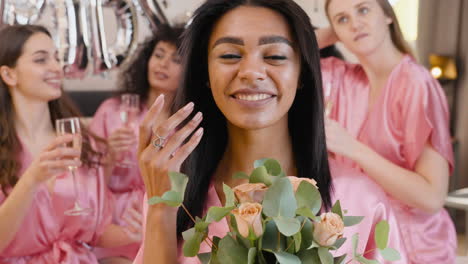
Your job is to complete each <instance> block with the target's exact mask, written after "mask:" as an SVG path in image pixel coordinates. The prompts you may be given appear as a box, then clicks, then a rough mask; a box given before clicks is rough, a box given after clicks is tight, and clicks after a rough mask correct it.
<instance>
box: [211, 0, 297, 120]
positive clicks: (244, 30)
mask: <svg viewBox="0 0 468 264" xmlns="http://www.w3.org/2000/svg"><path fill="white" fill-rule="evenodd" d="M294 47H295V41H294V38H293V36H292V33H291V31H290V29H289V25H288V23H287V22H286V20H285V18H284V17H283V16H282V15H281V14H279V13H277V12H275V11H273V10H271V9H267V8H261V7H250V6H240V7H238V8H236V9H233V10H231V11H229V12H228V13H226V14H225V15H224V16H223V17H221V19H220V20H219V21H218V22H217V23H216V24H215V26H214V29H213V31H212V34H211V36H210V40H209V47H208V71H209V81H210V83H209V84H210V88H211V91H212V94H213V97H214V100H215V102H216V104H217V106H218V108H219V109H220V110H221V112H223V114H224V116H225V117H226V118H227V120H228V121H229V122H230V123H231V124H233V125H235V126H237V127H240V128H245V129H260V128H264V127H268V126H271V125H273V124H275V123H277V122H278V121H279V120H282V119H284V120H286V121H287V113H288V110H289V109H290V108H291V105H292V103H293V101H294V98H295V95H296V89H297V86H298V80H299V74H300V58H299V55H298V53H297V51H296V49H295V48H294Z"/></svg>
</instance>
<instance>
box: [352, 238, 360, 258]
mask: <svg viewBox="0 0 468 264" xmlns="http://www.w3.org/2000/svg"><path fill="white" fill-rule="evenodd" d="M351 242H352V245H353V257H356V256H357V247H358V243H359V234H357V233H356V234H354V235H353V237H352V238H351Z"/></svg>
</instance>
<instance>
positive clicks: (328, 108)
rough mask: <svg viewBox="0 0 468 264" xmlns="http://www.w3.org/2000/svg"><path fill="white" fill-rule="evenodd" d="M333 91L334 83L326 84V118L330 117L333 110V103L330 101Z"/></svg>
mask: <svg viewBox="0 0 468 264" xmlns="http://www.w3.org/2000/svg"><path fill="white" fill-rule="evenodd" d="M331 89H332V83H331V82H327V83H326V84H325V91H324V101H325V117H328V116H330V113H331V110H332V108H333V102H332V101H331V99H330V95H331Z"/></svg>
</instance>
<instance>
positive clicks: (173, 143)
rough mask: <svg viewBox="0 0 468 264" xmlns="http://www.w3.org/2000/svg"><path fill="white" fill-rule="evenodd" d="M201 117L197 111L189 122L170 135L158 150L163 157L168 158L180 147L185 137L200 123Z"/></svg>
mask: <svg viewBox="0 0 468 264" xmlns="http://www.w3.org/2000/svg"><path fill="white" fill-rule="evenodd" d="M202 119H203V114H202V113H201V112H198V113H197V114H196V115H195V116H194V117H193V118H192V120H190V122H188V123H187V124H186V125H185V126H184V127H183V128H181V129H180V130H179V131H177V132H176V133H175V134H174V135H172V136H171V137H170V138H169V139H168V141H167V143H166V145H165V146H164V147H163V149H161V150H160V152H161V154H162V156H163V157H164V158H170V156H171V155H173V153H174V152H175V151H176V150H177V149H178V148H180V147H181V145H182V144H183V143H184V142H185V141H186V140H187V138H188V137H189V136H190V135H191V134H192V133H193V131H195V129H196V128H197V127H198V125H200V123H201V121H202Z"/></svg>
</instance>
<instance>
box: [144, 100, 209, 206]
mask: <svg viewBox="0 0 468 264" xmlns="http://www.w3.org/2000/svg"><path fill="white" fill-rule="evenodd" d="M163 106H164V95H161V96H159V97H158V98H157V99H156V100H155V102H154V104H153V105H152V106H151V108H150V109H149V111H148V113H147V114H146V115H145V118H144V120H143V122H142V123H141V124H140V133H139V146H138V161H139V165H140V171H141V174H142V177H143V181H144V183H145V188H146V192H147V195H148V198H151V197H153V196H155V195H157V196H161V195H163V194H164V193H165V192H166V191H168V190H170V188H171V184H170V180H169V176H168V172H170V171H176V172H178V171H180V166H181V165H182V163H183V162H184V161H185V159H186V158H187V157H188V156H189V155H190V153H192V151H193V150H194V149H195V147H196V146H197V145H198V143H199V142H200V140H201V138H202V135H203V128H199V129H198V130H197V131H196V132H195V133H194V134H193V135H192V136H191V137H190V135H191V134H192V133H193V132H194V131H195V129H196V128H197V127H198V125H199V124H200V123H201V121H202V118H203V116H202V114H201V113H200V112H199V113H197V114H196V115H195V116H194V117H193V118H192V119H191V120H190V121H189V122H188V123H187V124H186V125H184V126H183V127H180V128H179V126H180V124H181V123H182V122H183V121H184V120H185V119H187V117H188V116H189V115H190V114H191V113H192V112H193V109H194V105H193V103H189V104H187V105H186V106H184V107H183V108H182V109H180V110H179V111H177V113H175V114H174V115H172V116H171V117H169V119H167V120H161V119H158V116H160V114H161V111H162V109H163ZM176 128H177V129H178V130H177V131H176ZM188 138H190V139H189V140H188V141H187V142H186V140H187V139H188ZM184 142H186V143H185V144H184Z"/></svg>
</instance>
